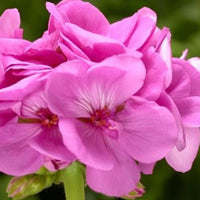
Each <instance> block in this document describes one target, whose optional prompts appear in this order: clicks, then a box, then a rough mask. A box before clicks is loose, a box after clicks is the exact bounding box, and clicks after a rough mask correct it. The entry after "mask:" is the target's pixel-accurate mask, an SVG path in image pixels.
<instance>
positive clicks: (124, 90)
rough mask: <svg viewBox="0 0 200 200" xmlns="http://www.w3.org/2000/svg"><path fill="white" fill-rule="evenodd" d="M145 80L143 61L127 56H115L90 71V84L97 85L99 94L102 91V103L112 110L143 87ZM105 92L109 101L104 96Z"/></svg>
mask: <svg viewBox="0 0 200 200" xmlns="http://www.w3.org/2000/svg"><path fill="white" fill-rule="evenodd" d="M133 66H134V67H133ZM144 78H145V68H144V65H143V63H142V62H141V60H140V59H138V58H135V57H132V56H126V55H119V56H113V57H111V58H108V59H106V60H104V61H103V62H101V63H99V64H97V65H94V66H93V67H91V68H90V69H89V70H88V83H89V82H90V85H94V86H95V85H96V92H97V93H98V92H99V89H101V90H102V96H101V98H100V99H101V100H102V102H101V103H102V104H104V105H109V104H110V107H111V109H112V108H114V107H116V106H118V105H120V104H122V103H123V102H124V101H126V100H127V99H129V98H130V97H131V96H132V95H133V94H135V93H136V92H137V91H138V90H139V89H140V88H141V86H142V85H143V82H144ZM98 86H100V87H101V88H98ZM100 92H101V91H100ZM105 92H106V93H107V94H106V96H107V99H104V98H105V97H104V96H103V95H104V94H103V93H105ZM95 96H99V95H98V94H96V95H94V97H95ZM106 100H107V101H106ZM103 101H105V103H104V102H103Z"/></svg>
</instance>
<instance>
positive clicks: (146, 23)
mask: <svg viewBox="0 0 200 200" xmlns="http://www.w3.org/2000/svg"><path fill="white" fill-rule="evenodd" d="M137 14H138V15H139V17H138V20H137V23H136V26H135V27H134V31H133V33H132V35H131V36H130V38H129V39H128V40H127V41H126V42H125V44H126V45H127V46H128V47H129V48H134V49H139V48H140V47H141V46H142V45H143V44H144V43H145V42H146V41H147V39H148V38H149V37H150V35H151V33H152V32H153V31H154V29H155V27H156V18H157V17H156V14H155V13H154V12H153V11H152V10H151V9H149V8H142V9H141V10H139V11H138V12H137ZM137 14H136V15H137Z"/></svg>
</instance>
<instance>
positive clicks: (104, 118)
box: [90, 106, 111, 127]
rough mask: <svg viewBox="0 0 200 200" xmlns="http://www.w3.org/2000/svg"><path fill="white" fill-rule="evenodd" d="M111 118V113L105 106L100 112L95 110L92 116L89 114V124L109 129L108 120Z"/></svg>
mask: <svg viewBox="0 0 200 200" xmlns="http://www.w3.org/2000/svg"><path fill="white" fill-rule="evenodd" d="M110 117H111V113H110V111H109V110H108V107H107V106H105V107H104V108H103V109H101V110H96V111H95V112H94V113H93V114H91V118H90V119H91V123H93V124H94V125H95V126H98V127H102V126H104V127H109V122H108V121H109V118H110Z"/></svg>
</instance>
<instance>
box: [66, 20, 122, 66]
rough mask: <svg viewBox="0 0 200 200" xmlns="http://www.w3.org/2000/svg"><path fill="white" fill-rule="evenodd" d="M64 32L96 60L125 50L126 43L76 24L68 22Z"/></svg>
mask: <svg viewBox="0 0 200 200" xmlns="http://www.w3.org/2000/svg"><path fill="white" fill-rule="evenodd" d="M63 34H64V36H65V37H67V38H68V39H69V40H71V41H72V42H73V43H74V44H75V45H76V46H77V47H78V48H80V49H81V50H82V51H83V52H84V53H85V54H86V55H87V56H88V57H89V58H90V59H91V60H92V61H94V62H99V61H101V60H103V59H105V58H108V57H110V56H112V55H117V54H122V53H124V52H125V47H124V45H122V44H121V43H119V42H117V41H116V40H113V39H110V38H108V37H105V36H102V35H98V34H95V33H92V32H89V31H87V30H84V29H81V28H80V27H78V26H76V25H74V24H70V23H66V24H65V26H64V28H63ZM63 39H64V37H63Z"/></svg>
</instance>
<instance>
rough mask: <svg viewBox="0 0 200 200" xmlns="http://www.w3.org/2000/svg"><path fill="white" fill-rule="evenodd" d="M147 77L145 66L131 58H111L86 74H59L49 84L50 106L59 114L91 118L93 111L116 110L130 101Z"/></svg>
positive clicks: (51, 77)
mask: <svg viewBox="0 0 200 200" xmlns="http://www.w3.org/2000/svg"><path fill="white" fill-rule="evenodd" d="M73 63H74V62H73ZM133 63H134V68H133ZM68 64H69V62H68ZM69 65H70V64H69ZM115 66H116V67H115ZM121 66H123V68H122V67H121ZM77 68H78V63H77ZM82 68H83V67H82ZM120 68H121V69H120ZM144 75H145V69H144V66H143V63H142V62H141V61H140V59H138V58H134V57H131V56H116V57H112V58H109V59H107V60H105V61H104V62H102V63H101V64H99V65H94V66H93V67H91V68H90V69H89V71H88V73H87V74H85V75H84V74H81V73H79V75H73V74H72V73H66V72H58V73H56V72H55V73H52V74H51V75H50V77H49V79H48V83H47V97H48V101H49V105H50V108H51V110H52V111H54V112H55V113H58V114H59V115H62V116H65V117H72V116H73V117H76V118H78V117H79V118H83V117H85V118H88V117H90V115H89V113H91V112H93V110H92V109H99V108H103V107H104V106H108V108H110V109H111V110H112V109H113V108H114V107H115V106H118V105H119V104H121V103H123V102H124V101H126V100H127V99H128V98H130V97H131V96H132V94H134V93H135V92H136V91H137V90H139V88H140V87H141V86H142V84H143V80H144ZM55 83H56V84H55ZM54 91H56V92H54ZM63 99H65V100H64V101H63ZM63 108H64V109H63Z"/></svg>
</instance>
